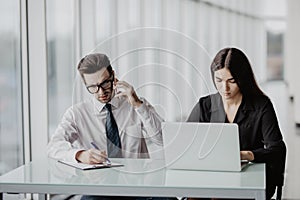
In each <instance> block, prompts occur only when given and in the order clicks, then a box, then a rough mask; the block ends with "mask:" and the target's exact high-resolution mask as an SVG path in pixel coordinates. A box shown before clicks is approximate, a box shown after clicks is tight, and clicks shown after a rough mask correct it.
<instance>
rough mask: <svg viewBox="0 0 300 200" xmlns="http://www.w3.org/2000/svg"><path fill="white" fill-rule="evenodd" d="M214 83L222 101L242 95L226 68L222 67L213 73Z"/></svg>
mask: <svg viewBox="0 0 300 200" xmlns="http://www.w3.org/2000/svg"><path fill="white" fill-rule="evenodd" d="M214 81H215V84H216V87H217V90H218V92H219V93H220V95H221V96H222V98H223V99H225V100H232V99H235V98H237V97H239V96H240V95H242V94H241V91H240V88H239V86H238V85H237V83H236V81H235V80H234V78H233V77H232V75H231V73H230V71H229V69H228V68H226V67H224V68H222V69H219V70H217V71H215V77H214Z"/></svg>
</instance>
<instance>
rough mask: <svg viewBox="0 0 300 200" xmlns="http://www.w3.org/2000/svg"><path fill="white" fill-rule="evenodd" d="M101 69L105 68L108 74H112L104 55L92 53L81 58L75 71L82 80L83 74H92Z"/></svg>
mask: <svg viewBox="0 0 300 200" xmlns="http://www.w3.org/2000/svg"><path fill="white" fill-rule="evenodd" d="M103 68H106V69H107V70H108V72H109V74H111V73H112V67H111V65H110V61H109V58H108V57H107V56H106V55H105V54H101V53H93V54H88V55H86V56H85V57H83V58H82V59H81V60H80V61H79V63H78V66H77V69H78V71H79V73H80V75H81V77H82V79H83V80H84V77H83V74H92V73H95V72H97V71H99V70H101V69H103ZM84 82H85V80H84Z"/></svg>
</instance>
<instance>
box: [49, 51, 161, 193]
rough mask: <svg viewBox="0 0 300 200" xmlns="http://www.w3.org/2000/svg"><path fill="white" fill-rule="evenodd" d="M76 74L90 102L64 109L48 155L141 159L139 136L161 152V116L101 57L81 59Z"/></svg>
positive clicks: (99, 159) (143, 151)
mask: <svg viewBox="0 0 300 200" xmlns="http://www.w3.org/2000/svg"><path fill="white" fill-rule="evenodd" d="M78 70H79V73H80V75H81V77H82V80H83V82H84V84H85V86H86V88H87V90H88V91H89V92H90V93H91V94H92V95H94V98H93V99H92V100H89V101H85V102H82V103H79V104H76V105H73V106H72V107H70V108H69V109H68V110H67V111H66V113H65V114H64V116H63V119H62V121H61V123H60V124H59V125H58V128H57V129H56V131H55V133H54V134H53V136H52V137H51V140H50V142H49V144H48V156H49V157H52V158H55V159H59V160H67V161H74V162H82V163H88V164H95V163H102V162H104V161H106V160H107V158H108V157H123V158H147V157H149V154H148V148H147V145H146V142H145V138H146V139H147V143H151V144H152V145H154V146H156V147H157V149H161V148H162V145H163V142H162V134H161V122H162V121H163V120H162V118H161V117H160V116H159V115H158V114H157V112H156V111H155V110H154V108H153V107H152V106H151V105H150V104H149V103H148V102H147V101H146V100H145V99H143V98H139V97H138V96H137V95H136V93H135V91H134V88H133V87H132V86H131V85H129V84H128V83H127V82H125V81H119V80H118V79H117V78H116V77H115V72H114V70H113V69H112V67H111V65H110V61H109V59H108V57H107V56H106V55H104V54H100V53H95V54H90V55H87V56H85V57H84V58H82V59H81V61H80V62H79V64H78ZM91 143H92V145H94V146H92V145H91ZM115 198H117V197H115ZM83 199H110V198H104V197H95V196H93V197H91V196H83ZM118 199H120V198H118Z"/></svg>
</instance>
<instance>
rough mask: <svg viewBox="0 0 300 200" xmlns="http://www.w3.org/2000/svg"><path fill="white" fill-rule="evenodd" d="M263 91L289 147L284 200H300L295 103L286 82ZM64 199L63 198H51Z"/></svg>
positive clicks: (12, 198) (299, 135)
mask: <svg viewBox="0 0 300 200" xmlns="http://www.w3.org/2000/svg"><path fill="white" fill-rule="evenodd" d="M262 89H263V90H264V91H265V93H266V94H267V95H268V96H269V97H270V98H271V100H272V102H273V104H274V107H275V110H276V113H277V116H278V120H279V125H280V128H281V131H282V134H283V137H284V140H285V142H286V145H287V150H288V152H287V162H286V173H285V186H284V187H283V199H285V200H292V199H293V200H298V199H300V189H299V188H300V170H299V169H300V159H299V153H300V148H299V147H300V128H297V127H296V126H295V123H294V120H293V116H294V115H293V103H292V101H291V100H290V98H289V95H288V92H287V88H286V85H285V84H284V82H280V81H277V82H268V83H265V84H262ZM4 199H5V200H16V199H24V197H23V196H22V195H7V194H6V195H5V196H4ZM51 199H52V200H55V199H63V196H56V197H53V198H51Z"/></svg>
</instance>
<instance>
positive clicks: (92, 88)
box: [87, 86, 98, 94]
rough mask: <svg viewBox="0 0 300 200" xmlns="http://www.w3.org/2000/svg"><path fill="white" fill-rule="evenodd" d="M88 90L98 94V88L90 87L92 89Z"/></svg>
mask: <svg viewBox="0 0 300 200" xmlns="http://www.w3.org/2000/svg"><path fill="white" fill-rule="evenodd" d="M87 89H88V91H89V92H90V93H92V94H94V93H96V92H97V90H98V87H97V86H90V87H88V88H87Z"/></svg>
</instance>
